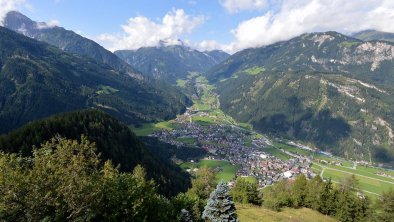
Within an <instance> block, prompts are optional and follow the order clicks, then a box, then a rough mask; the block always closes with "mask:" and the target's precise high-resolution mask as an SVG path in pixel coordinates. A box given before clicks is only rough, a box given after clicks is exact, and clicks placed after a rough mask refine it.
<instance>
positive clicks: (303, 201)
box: [231, 174, 394, 222]
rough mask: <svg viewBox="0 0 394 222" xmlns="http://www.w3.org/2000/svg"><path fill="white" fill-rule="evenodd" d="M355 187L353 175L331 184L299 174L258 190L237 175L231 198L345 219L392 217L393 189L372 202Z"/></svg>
mask: <svg viewBox="0 0 394 222" xmlns="http://www.w3.org/2000/svg"><path fill="white" fill-rule="evenodd" d="M357 187H358V182H357V180H356V178H355V177H354V176H352V177H348V178H346V179H344V180H343V181H341V183H340V184H338V185H335V186H334V185H333V183H332V182H331V180H328V181H323V180H321V178H320V177H319V176H317V177H314V178H313V179H312V180H307V179H306V178H305V176H304V175H303V174H302V175H300V176H298V177H297V178H296V179H295V180H294V181H289V180H282V181H280V182H278V183H276V184H274V185H272V186H269V187H267V188H265V189H263V190H261V192H258V191H257V184H256V182H251V181H248V180H246V179H244V178H238V179H237V181H236V182H235V185H234V188H233V189H232V190H231V194H232V196H233V198H234V201H236V202H239V203H243V204H245V203H250V204H255V205H260V204H262V205H263V206H264V207H266V208H269V209H272V210H276V211H279V210H281V209H282V208H285V207H291V208H302V207H306V208H310V209H313V210H316V211H318V212H320V213H322V214H324V215H328V216H331V217H333V218H336V219H338V220H339V221H344V222H353V221H379V222H380V221H387V222H389V221H393V220H394V190H393V189H392V190H390V191H388V192H387V193H384V194H383V195H382V196H381V197H378V199H377V200H376V202H373V201H372V200H371V199H370V198H369V197H368V196H365V195H364V194H363V193H361V192H359V191H358V189H357Z"/></svg>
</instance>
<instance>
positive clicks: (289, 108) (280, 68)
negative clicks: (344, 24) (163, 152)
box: [206, 32, 394, 162]
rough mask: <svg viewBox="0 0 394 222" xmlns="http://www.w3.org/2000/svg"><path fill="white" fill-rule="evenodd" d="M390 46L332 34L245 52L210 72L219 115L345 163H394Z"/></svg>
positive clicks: (392, 58) (393, 73) (393, 49)
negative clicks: (344, 159)
mask: <svg viewBox="0 0 394 222" xmlns="http://www.w3.org/2000/svg"><path fill="white" fill-rule="evenodd" d="M393 66H394V44H393V43H389V42H386V41H376V40H375V41H362V40H359V39H355V38H352V37H348V36H345V35H342V34H340V33H336V32H324V33H307V34H303V35H301V36H298V37H296V38H293V39H291V40H288V41H283V42H279V43H275V44H272V45H268V46H264V47H260V48H252V49H245V50H243V51H240V52H238V53H236V54H234V55H232V56H231V57H229V58H228V59H227V60H225V61H224V62H222V63H221V64H219V65H217V66H215V67H214V68H212V69H211V70H210V71H209V72H207V74H206V75H207V77H208V79H209V80H210V81H211V82H212V83H214V84H216V85H217V92H218V93H219V96H220V97H219V99H220V106H221V108H222V110H224V111H225V112H226V113H228V114H230V115H231V116H232V117H234V118H236V119H237V120H240V121H242V122H249V123H251V124H252V125H253V126H254V128H255V129H257V130H259V131H261V132H264V133H267V134H272V135H276V136H278V135H279V136H283V137H285V138H289V139H293V140H299V141H302V142H305V143H309V144H310V145H312V146H315V147H318V148H320V149H324V150H327V151H330V152H332V153H334V154H336V155H340V156H347V157H349V158H356V159H364V160H376V161H379V162H392V161H393V160H394V149H393V146H394V133H393V124H394V115H393V114H394V99H393V98H394V97H393V95H394V88H393V83H394V78H393V77H394V69H393V68H392V67H393Z"/></svg>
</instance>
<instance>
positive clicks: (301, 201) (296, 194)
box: [291, 174, 308, 208]
mask: <svg viewBox="0 0 394 222" xmlns="http://www.w3.org/2000/svg"><path fill="white" fill-rule="evenodd" d="M307 184H308V181H307V180H306V177H305V175H304V174H301V175H300V176H298V177H297V178H296V179H295V181H294V183H293V186H292V192H291V193H292V201H293V207H296V208H297V207H303V206H304V205H305V196H306V186H307Z"/></svg>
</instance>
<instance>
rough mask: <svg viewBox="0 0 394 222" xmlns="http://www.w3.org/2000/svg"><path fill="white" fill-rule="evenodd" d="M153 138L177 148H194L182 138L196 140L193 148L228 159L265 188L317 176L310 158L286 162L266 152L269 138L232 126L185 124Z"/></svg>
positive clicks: (213, 156)
mask: <svg viewBox="0 0 394 222" xmlns="http://www.w3.org/2000/svg"><path fill="white" fill-rule="evenodd" d="M153 136H155V137H158V138H159V139H160V140H161V141H164V142H166V143H170V144H173V145H177V146H185V145H190V144H185V143H184V142H180V140H179V138H193V139H194V141H195V142H194V144H193V146H196V147H200V148H202V149H205V150H206V151H207V152H208V153H209V154H210V158H212V159H220V160H226V161H229V162H230V163H231V164H234V165H238V166H240V169H239V170H238V172H237V176H241V177H242V176H252V177H255V178H256V179H257V181H258V184H259V187H261V188H262V187H265V186H268V185H271V184H273V183H275V182H277V181H278V180H281V179H283V178H290V179H291V178H294V177H295V176H297V175H299V174H301V173H303V174H305V175H306V176H307V177H313V176H314V173H313V172H312V171H311V169H310V165H311V160H310V159H309V158H308V157H304V156H301V155H297V154H291V157H292V158H291V159H289V160H288V161H283V160H281V159H279V158H277V157H275V156H272V155H270V154H268V153H266V152H264V148H266V147H270V146H271V145H272V144H271V142H270V141H269V140H268V139H266V138H264V137H262V138H255V137H254V136H253V135H252V134H251V133H250V132H249V131H247V130H244V129H242V128H239V127H236V126H232V125H226V124H210V125H204V126H203V125H200V124H198V123H194V122H182V124H180V126H179V127H178V128H177V129H174V130H171V131H169V130H163V131H159V132H155V133H154V134H153ZM284 152H286V151H284Z"/></svg>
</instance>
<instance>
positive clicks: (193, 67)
mask: <svg viewBox="0 0 394 222" xmlns="http://www.w3.org/2000/svg"><path fill="white" fill-rule="evenodd" d="M115 54H116V55H118V56H119V57H120V58H121V59H123V60H124V61H126V62H127V63H128V64H130V65H132V66H133V67H135V68H136V69H138V70H140V71H141V72H143V73H147V74H149V75H150V76H151V77H153V78H155V79H160V80H163V81H166V82H169V83H172V84H174V83H176V82H177V80H179V79H186V77H187V76H188V75H189V74H190V73H193V72H198V73H204V72H206V71H208V69H209V68H211V67H212V66H214V65H217V64H219V63H220V62H222V61H223V60H225V59H226V58H228V57H229V54H227V53H225V52H223V51H220V50H214V51H206V52H200V51H198V50H195V49H192V48H190V47H188V46H185V45H183V44H181V45H165V44H164V43H162V44H161V45H160V46H158V47H143V48H140V49H138V50H119V51H115Z"/></svg>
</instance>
